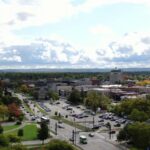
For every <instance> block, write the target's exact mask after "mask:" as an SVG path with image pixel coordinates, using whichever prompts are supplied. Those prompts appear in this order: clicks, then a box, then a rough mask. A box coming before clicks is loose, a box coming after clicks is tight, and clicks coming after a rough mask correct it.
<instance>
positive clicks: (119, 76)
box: [110, 69, 123, 84]
mask: <svg viewBox="0 0 150 150" xmlns="http://www.w3.org/2000/svg"><path fill="white" fill-rule="evenodd" d="M122 81H123V73H122V70H121V69H113V70H111V72H110V83H112V84H116V83H120V82H122Z"/></svg>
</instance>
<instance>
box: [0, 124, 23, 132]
mask: <svg viewBox="0 0 150 150" xmlns="http://www.w3.org/2000/svg"><path fill="white" fill-rule="evenodd" d="M19 126H20V125H16V124H14V125H6V126H2V127H3V129H4V132H5V131H8V130H12V129H15V128H18V127H19Z"/></svg>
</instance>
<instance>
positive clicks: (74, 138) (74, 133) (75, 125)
mask: <svg viewBox="0 0 150 150" xmlns="http://www.w3.org/2000/svg"><path fill="white" fill-rule="evenodd" d="M74 127H75V131H74V144H75V145H76V122H75V118H74Z"/></svg>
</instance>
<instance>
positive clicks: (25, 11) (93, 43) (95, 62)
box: [0, 0, 150, 69]
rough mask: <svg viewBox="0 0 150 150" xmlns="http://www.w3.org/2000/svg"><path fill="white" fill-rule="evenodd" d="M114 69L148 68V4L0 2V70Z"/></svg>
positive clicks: (134, 0) (123, 0)
mask: <svg viewBox="0 0 150 150" xmlns="http://www.w3.org/2000/svg"><path fill="white" fill-rule="evenodd" d="M115 67H118V68H135V67H136V68H149V67H150V0H0V69H30V68H31V69H38V68H115Z"/></svg>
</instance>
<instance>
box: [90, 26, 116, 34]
mask: <svg viewBox="0 0 150 150" xmlns="http://www.w3.org/2000/svg"><path fill="white" fill-rule="evenodd" d="M89 31H90V32H91V33H92V34H94V35H101V34H102V35H110V34H114V33H113V31H112V30H111V29H110V28H108V27H106V26H104V25H96V26H93V27H91V28H90V29H89Z"/></svg>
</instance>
